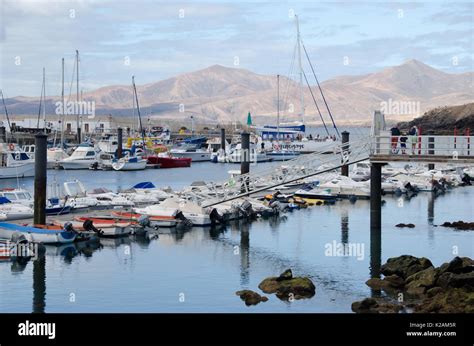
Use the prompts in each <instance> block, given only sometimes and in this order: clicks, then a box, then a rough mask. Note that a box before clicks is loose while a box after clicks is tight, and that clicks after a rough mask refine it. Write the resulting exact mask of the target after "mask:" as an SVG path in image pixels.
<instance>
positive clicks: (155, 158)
mask: <svg viewBox="0 0 474 346" xmlns="http://www.w3.org/2000/svg"><path fill="white" fill-rule="evenodd" d="M146 159H147V160H148V163H149V164H151V165H157V164H158V165H160V168H179V167H191V161H192V159H191V158H189V157H173V156H170V155H169V154H166V153H160V154H158V155H148V156H147V157H146Z"/></svg>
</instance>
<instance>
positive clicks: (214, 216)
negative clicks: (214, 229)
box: [209, 208, 225, 225]
mask: <svg viewBox="0 0 474 346" xmlns="http://www.w3.org/2000/svg"><path fill="white" fill-rule="evenodd" d="M209 218H210V219H211V222H212V224H213V225H215V224H216V223H220V224H223V223H224V222H225V220H224V217H223V216H222V215H221V214H219V212H218V211H217V209H216V208H213V209H212V211H211V212H210V213H209Z"/></svg>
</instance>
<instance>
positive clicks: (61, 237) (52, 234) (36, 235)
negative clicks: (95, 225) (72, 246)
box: [0, 222, 77, 244]
mask: <svg viewBox="0 0 474 346" xmlns="http://www.w3.org/2000/svg"><path fill="white" fill-rule="evenodd" d="M15 233H20V234H22V235H24V236H25V238H26V240H27V241H29V242H33V243H43V244H65V243H72V242H73V241H74V240H75V239H76V236H77V233H76V232H75V231H73V230H65V229H64V228H61V229H41V228H38V227H33V226H21V225H17V224H12V223H7V222H0V238H4V239H11V237H12V235H13V234H15Z"/></svg>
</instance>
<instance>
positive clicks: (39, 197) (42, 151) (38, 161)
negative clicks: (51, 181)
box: [33, 133, 48, 225]
mask: <svg viewBox="0 0 474 346" xmlns="http://www.w3.org/2000/svg"><path fill="white" fill-rule="evenodd" d="M47 138H48V136H47V135H46V134H44V133H38V134H36V135H35V201H34V217H33V222H34V224H37V225H44V224H45V223H46V168H47V155H46V153H47V152H46V150H47V142H46V141H47Z"/></svg>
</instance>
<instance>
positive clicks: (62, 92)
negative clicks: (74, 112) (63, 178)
mask: <svg viewBox="0 0 474 346" xmlns="http://www.w3.org/2000/svg"><path fill="white" fill-rule="evenodd" d="M61 82H62V91H61V98H62V103H63V107H62V119H61V127H60V130H61V149H62V148H63V146H64V108H65V107H66V105H65V104H64V58H63V59H62V80H61Z"/></svg>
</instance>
